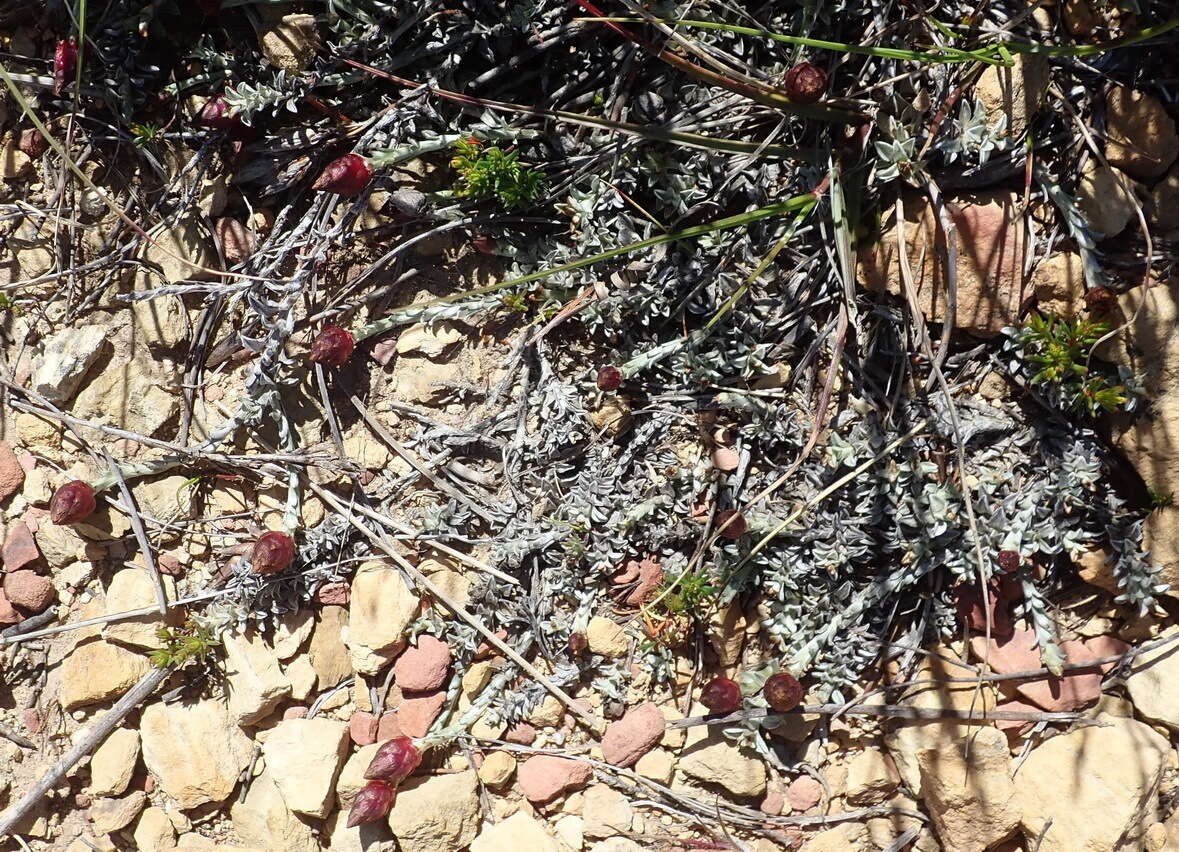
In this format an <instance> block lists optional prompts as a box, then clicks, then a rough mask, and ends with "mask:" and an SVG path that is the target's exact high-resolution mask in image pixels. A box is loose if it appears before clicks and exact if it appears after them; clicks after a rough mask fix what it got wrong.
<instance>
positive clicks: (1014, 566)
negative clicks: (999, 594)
mask: <svg viewBox="0 0 1179 852" xmlns="http://www.w3.org/2000/svg"><path fill="white" fill-rule="evenodd" d="M1021 564H1023V559H1022V558H1021V557H1020V555H1019V553H1018V552H1017V551H1014V550H1000V551H999V570H1000V571H1002V572H1004V573H1005V574H1010V573H1011V572H1012V571H1018V570H1019V566H1020V565H1021Z"/></svg>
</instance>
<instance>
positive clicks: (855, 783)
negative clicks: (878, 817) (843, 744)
mask: <svg viewBox="0 0 1179 852" xmlns="http://www.w3.org/2000/svg"><path fill="white" fill-rule="evenodd" d="M899 783H900V777H899V776H898V775H897V771H896V769H894V768H893V766H892V762H891V761H890V760H889V758H888V756H887V755H885V754H884V752H883V751H881V750H879V749H875V748H867V749H864V750H863V751H859V752H856V754H855V755H854V756H853V757H852V759H851V760H849V761H848V762H847V779H846V781H845V787H844V795H845V796H846V797H847V800H848V801H849V802H851V803H852V804H854V805H873V804H876V803H877V802H883V801H884V800H885V799H887V798H888V797H889V796H891V795H892V794H893V791H895V790H896V788H897V785H898V784H899Z"/></svg>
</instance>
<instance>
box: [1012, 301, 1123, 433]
mask: <svg viewBox="0 0 1179 852" xmlns="http://www.w3.org/2000/svg"><path fill="white" fill-rule="evenodd" d="M1109 330H1110V326H1109V323H1107V322H1105V321H1104V320H1091V319H1085V318H1078V319H1074V320H1068V319H1064V318H1062V317H1044V316H1040V315H1034V316H1033V317H1032V318H1031V320H1029V322H1028V324H1027V327H1026V328H1024V329H1023V330H1022V331H1021V332H1020V335H1019V342H1020V344H1021V345H1022V346H1023V351H1024V355H1025V357H1026V358H1027V359H1028V360H1029V361H1031V362H1032V363H1033V364H1035V365H1036V366H1038V367H1039V369H1038V370H1037V372H1036V373H1035V375H1033V376H1032V384H1050V385H1053V386H1055V387H1056V388H1058V389H1059V391H1060V396H1061V400H1062V402H1064V403H1065V404H1066V405H1068V406H1069V407H1070V408H1072V409H1074V410H1076V411H1086V412H1088V413H1089V414H1090V415H1095V414H1097V413H1098V412H1101V411H1116V410H1118V409H1119V408H1121V407H1122V406H1123V405H1125V404H1126V400H1127V396H1126V388H1125V386H1124V385H1120V384H1114V383H1113V382H1112V381H1111V380H1110V379H1109V377H1108V376H1107V375H1105V374H1104V373H1103V372H1101V370H1100V369H1099V368H1094V367H1093V366H1091V365H1090V360H1091V358H1092V354H1093V347H1094V346H1096V345H1097V342H1098V341H1099V340H1101V338H1102V337H1103V336H1105V335H1106V334H1107V333H1108V332H1109Z"/></svg>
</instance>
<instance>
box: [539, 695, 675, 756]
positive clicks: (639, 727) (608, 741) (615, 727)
mask: <svg viewBox="0 0 1179 852" xmlns="http://www.w3.org/2000/svg"><path fill="white" fill-rule="evenodd" d="M666 727H667V722H666V720H665V719H664V718H663V713H662V711H660V709H659V708H658V707H656V706H655V705H654V704H652V703H651V702H649V701H648V702H645V703H643V704H639V705H638V706H636V707H632V708H630V709H629V710H627V711H626V713H625V714H624V715H623V717H622V718H621V719H619V720H618V721H617V722H611V723H610V724H609V725H608V726H607V727H606V733H605V734H604V735H603V736H602V758H603V759H604V760H605V761H606V762H607V763H613V764H614V765H615V766H630V765H631V764H633V763H634V762H635V761H637V760H638V759H639V758H640V757H642V756H643V755H644V754H646V753H647V752H649V751H650V750H651V749H653V748H655V746H656V745H657V744H658V743H659V741H660V740H661V739H662V738H663V732H664V729H665V728H666ZM533 733H534V734H535V732H533Z"/></svg>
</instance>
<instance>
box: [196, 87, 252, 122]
mask: <svg viewBox="0 0 1179 852" xmlns="http://www.w3.org/2000/svg"><path fill="white" fill-rule="evenodd" d="M193 123H194V124H196V126H197V127H204V128H206V129H208V130H232V129H234V128H235V127H237V126H238V125H239V124H241V119H239V118H238V117H237V116H235V115H233V108H232V107H231V106H230V105H229V101H227V100H225V98H224V97H222V96H221V95H217V96H216V97H212V98H209V99H208V100H207V101H205V105H204V106H203V107H201V111H200V112H198V113H197V116H196V119H195V120H194V121H193Z"/></svg>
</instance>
